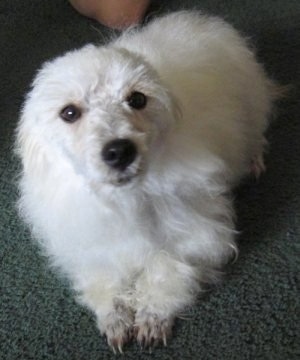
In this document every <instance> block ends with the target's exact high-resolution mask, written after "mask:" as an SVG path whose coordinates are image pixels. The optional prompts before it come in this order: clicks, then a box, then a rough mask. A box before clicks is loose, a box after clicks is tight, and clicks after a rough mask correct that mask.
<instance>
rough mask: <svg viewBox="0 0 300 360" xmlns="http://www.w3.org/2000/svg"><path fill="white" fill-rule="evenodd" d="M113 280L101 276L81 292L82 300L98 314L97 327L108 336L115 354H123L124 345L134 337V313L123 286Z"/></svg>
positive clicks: (109, 343)
mask: <svg viewBox="0 0 300 360" xmlns="http://www.w3.org/2000/svg"><path fill="white" fill-rule="evenodd" d="M112 278H113V277H110V278H109V277H107V278H104V277H102V276H99V277H98V279H97V280H96V281H94V282H93V283H92V284H89V286H85V287H84V289H81V290H80V293H81V296H80V300H81V302H82V303H83V304H85V305H86V306H87V307H89V308H90V309H91V310H92V311H93V312H94V313H95V314H96V317H97V325H98V327H99V329H100V331H101V333H102V334H103V335H106V338H107V343H108V345H109V346H110V347H111V348H112V350H113V351H114V352H115V353H116V351H119V352H121V353H122V348H123V345H124V344H125V343H127V342H128V341H129V340H130V339H131V337H132V333H133V323H134V311H133V310H132V308H131V307H130V306H129V300H128V299H126V296H124V289H123V288H122V287H123V286H122V284H120V283H117V284H116V283H114V282H113V279H112ZM123 285H124V284H123Z"/></svg>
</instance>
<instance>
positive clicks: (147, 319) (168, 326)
mask: <svg viewBox="0 0 300 360" xmlns="http://www.w3.org/2000/svg"><path fill="white" fill-rule="evenodd" d="M173 323H174V319H173V318H167V317H162V316H159V315H157V314H155V313H149V312H146V311H142V312H140V313H139V314H137V315H136V319H135V324H134V333H135V336H136V339H137V342H138V343H139V344H140V345H141V347H144V348H148V347H149V348H151V347H154V346H156V345H158V344H159V343H163V344H164V345H165V346H167V339H168V338H169V337H170V336H171V333H172V326H173Z"/></svg>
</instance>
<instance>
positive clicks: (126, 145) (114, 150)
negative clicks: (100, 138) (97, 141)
mask: <svg viewBox="0 0 300 360" xmlns="http://www.w3.org/2000/svg"><path fill="white" fill-rule="evenodd" d="M137 153H138V151H137V147H136V145H135V144H134V143H133V141H131V140H129V139H115V140H112V141H110V142H108V143H107V144H106V145H105V146H104V148H103V149H102V152H101V155H102V159H103V161H104V162H105V164H106V165H108V166H109V167H110V168H112V169H115V170H118V171H125V170H126V169H127V168H128V167H129V165H131V164H132V163H133V162H134V160H135V159H136V157H137Z"/></svg>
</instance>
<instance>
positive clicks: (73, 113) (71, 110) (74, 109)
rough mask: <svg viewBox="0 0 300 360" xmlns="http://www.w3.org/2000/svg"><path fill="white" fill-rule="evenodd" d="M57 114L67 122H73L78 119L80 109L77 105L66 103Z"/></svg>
mask: <svg viewBox="0 0 300 360" xmlns="http://www.w3.org/2000/svg"><path fill="white" fill-rule="evenodd" d="M59 116H60V117H61V118H62V119H63V120H64V121H66V122H68V123H73V122H75V121H76V120H78V119H79V118H80V116H81V110H80V108H79V107H78V106H75V105H72V104H70V105H67V106H66V107H64V108H63V109H62V110H61V112H60V114H59Z"/></svg>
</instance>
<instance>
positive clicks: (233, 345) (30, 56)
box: [0, 0, 300, 360]
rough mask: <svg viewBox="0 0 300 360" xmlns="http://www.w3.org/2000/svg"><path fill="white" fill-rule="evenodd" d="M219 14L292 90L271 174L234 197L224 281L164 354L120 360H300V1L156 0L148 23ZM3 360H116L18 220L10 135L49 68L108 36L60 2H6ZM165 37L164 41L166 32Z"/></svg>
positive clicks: (0, 73)
mask: <svg viewBox="0 0 300 360" xmlns="http://www.w3.org/2000/svg"><path fill="white" fill-rule="evenodd" d="M182 3H184V6H185V8H188V9H190V8H197V9H203V11H205V12H208V13H211V14H215V15H221V16H223V17H225V18H226V19H227V20H228V21H230V22H231V23H233V24H234V25H235V26H236V27H237V28H238V29H239V30H240V31H242V33H243V34H245V35H246V36H247V37H249V38H250V39H251V41H252V43H253V45H254V46H255V47H256V49H257V53H258V57H259V59H260V61H262V62H263V63H264V64H265V67H266V69H267V71H268V73H269V74H270V76H271V77H273V78H274V79H276V80H277V81H279V82H280V83H281V84H291V88H290V91H289V94H288V97H287V98H286V99H284V100H282V101H281V102H280V103H279V104H278V107H277V120H276V121H274V122H273V124H272V126H271V128H270V130H269V131H268V139H269V141H270V144H271V146H270V149H269V153H268V156H267V172H266V174H265V175H263V177H262V178H261V179H260V181H259V182H257V183H254V182H252V183H251V182H246V183H245V184H243V186H241V187H240V188H239V189H237V191H236V193H235V198H236V208H237V214H238V220H237V226H238V229H239V230H240V235H239V248H240V256H239V258H238V260H237V262H236V263H235V264H231V265H229V266H228V267H227V268H226V273H227V275H226V276H225V279H224V282H223V283H222V284H220V285H219V286H217V287H214V288H212V289H210V291H208V292H206V293H205V294H203V296H202V297H201V298H200V299H199V301H198V302H197V303H196V305H195V306H194V307H193V308H191V309H190V310H189V311H188V312H187V319H180V320H178V321H177V322H176V326H175V329H174V336H173V338H172V340H171V341H170V342H169V345H168V347H167V348H163V347H159V348H158V349H156V350H155V351H154V352H153V353H152V354H149V352H147V351H146V352H145V351H141V350H140V349H139V347H138V346H137V344H132V345H129V346H127V347H126V349H125V350H126V353H125V355H124V356H122V357H121V356H117V357H120V358H124V359H150V358H151V359H160V360H167V359H169V360H171V359H175V360H177V359H178V360H181V359H182V360H185V359H186V360H187V359H205V360H206V359H208V360H210V359H214V360H215V359H217V360H223V359H224V360H227V359H230V360H234V359H255V360H258V359H270V360H276V359H278V360H281V359H282V360H292V359H299V358H300V345H299V344H300V340H299V332H300V331H299V330H300V329H299V324H300V315H299V313H300V309H299V283H300V281H299V271H300V268H299V259H300V257H299V255H300V251H299V250H300V249H299V248H300V246H299V236H300V217H299V214H300V141H299V139H300V119H299V114H300V104H299V102H298V100H299V98H300V97H299V95H300V94H299V85H300V67H299V66H300V1H299V0H232V1H225V0H203V1H202V0H198V1H197V0H193V1H185V2H182V1H179V0H178V1H175V0H171V1H158V0H157V1H156V2H154V3H153V6H152V9H151V12H152V15H151V16H155V15H156V14H158V13H164V12H166V11H174V10H177V9H180V8H182ZM0 26H1V31H0V48H1V54H0V80H1V82H0V211H1V217H0V276H1V281H0V358H1V359H3V360H4V359H5V360H11V359H26V360H27V359H37V360H39V359H53V360H54V359H55V360H61V359H64V360H65V359H68V360H75V359H78V360H79V359H80V360H81V359H82V360H87V359H88V360H96V359H99V360H100V359H103V360H105V359H113V358H115V356H114V355H113V354H112V352H111V351H110V350H109V349H108V347H107V345H106V342H105V339H104V338H102V337H100V335H99V333H98V331H97V329H96V326H95V324H94V319H93V317H92V315H91V314H90V313H89V312H88V311H86V310H85V309H83V308H82V307H80V306H79V305H77V304H76V303H75V301H74V300H73V295H72V293H71V291H70V290H69V288H68V286H67V284H66V282H65V281H64V280H62V279H59V278H58V277H57V275H56V274H53V273H52V272H51V271H50V270H49V269H48V267H47V260H46V259H44V258H43V257H42V256H41V255H40V253H39V250H38V248H37V246H36V245H35V244H34V242H33V241H32V240H31V239H30V235H29V232H28V230H27V229H26V227H25V226H24V225H23V224H22V222H21V221H20V220H19V219H18V216H17V213H16V209H15V201H16V199H17V189H16V185H15V184H16V176H17V173H18V170H19V168H20V165H19V163H18V161H17V159H16V158H15V157H14V155H13V152H12V147H13V140H14V128H15V125H16V122H17V119H18V113H19V109H20V106H21V104H22V101H23V96H24V94H25V93H26V91H27V89H28V86H29V84H30V81H31V79H32V78H33V76H34V73H35V71H36V69H37V68H38V67H39V66H40V65H41V63H42V62H43V61H45V60H47V59H49V58H52V57H54V56H56V55H58V54H61V53H62V52H64V51H66V50H69V49H72V48H74V47H79V46H81V45H83V44H85V43H87V42H94V43H98V44H100V43H102V42H103V41H105V39H106V38H107V37H108V36H110V35H111V33H112V31H110V30H108V29H106V28H105V27H103V26H101V25H100V24H98V23H97V22H94V21H92V20H89V19H87V18H84V17H82V16H80V15H79V14H77V13H76V12H75V11H74V10H73V9H72V8H71V6H70V5H69V4H68V2H67V1H63V0H51V1H43V0H27V1H20V0H1V2H0ZM162 36H163V34H162Z"/></svg>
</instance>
